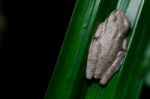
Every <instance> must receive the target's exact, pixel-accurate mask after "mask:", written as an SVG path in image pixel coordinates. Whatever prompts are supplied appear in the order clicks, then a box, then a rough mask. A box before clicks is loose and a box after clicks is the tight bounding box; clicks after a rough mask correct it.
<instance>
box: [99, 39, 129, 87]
mask: <svg viewBox="0 0 150 99" xmlns="http://www.w3.org/2000/svg"><path fill="white" fill-rule="evenodd" d="M126 48H127V38H125V39H124V41H123V44H122V50H121V51H119V52H118V54H117V56H116V58H115V60H114V61H113V64H112V65H111V67H110V68H109V69H108V70H107V72H106V73H105V74H104V75H103V77H102V78H101V79H100V84H102V85H105V84H106V83H107V82H108V80H109V79H110V78H111V77H112V76H113V74H114V73H115V72H116V71H117V70H118V69H119V67H120V65H121V64H122V61H123V58H124V55H125V53H126Z"/></svg>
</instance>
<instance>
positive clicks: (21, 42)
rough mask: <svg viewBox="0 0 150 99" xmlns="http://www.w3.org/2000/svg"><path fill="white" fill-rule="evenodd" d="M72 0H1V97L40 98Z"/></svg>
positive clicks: (48, 76)
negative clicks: (4, 23)
mask: <svg viewBox="0 0 150 99" xmlns="http://www.w3.org/2000/svg"><path fill="white" fill-rule="evenodd" d="M75 2H76V1H75V0H56V1H51V0H39V1H38V0H35V1H33V0H28V1H26V0H24V1H23V0H3V1H2V5H3V13H4V15H5V17H6V19H7V22H8V23H7V27H6V30H5V32H4V35H3V42H2V47H1V56H0V58H1V62H0V63H1V69H0V70H1V71H2V72H1V73H2V74H1V75H2V77H1V78H2V79H1V82H2V84H1V88H0V89H1V94H2V95H1V96H0V98H1V99H9V98H11V99H12V98H14V99H16V98H19V99H43V97H44V95H45V92H46V89H47V86H48V83H49V80H50V77H51V75H52V71H53V69H54V66H55V63H56V60H57V57H58V55H59V51H60V48H61V45H62V42H63V39H64V36H65V33H66V30H67V27H68V24H69V20H70V17H71V14H72V11H73V8H74V5H75ZM2 97H3V98H2Z"/></svg>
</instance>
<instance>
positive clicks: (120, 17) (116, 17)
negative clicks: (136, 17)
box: [107, 9, 129, 30]
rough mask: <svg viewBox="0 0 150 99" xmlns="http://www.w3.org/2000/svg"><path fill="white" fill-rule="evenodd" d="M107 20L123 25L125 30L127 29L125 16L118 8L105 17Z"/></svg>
mask: <svg viewBox="0 0 150 99" xmlns="http://www.w3.org/2000/svg"><path fill="white" fill-rule="evenodd" d="M107 22H111V23H117V24H118V25H120V26H123V27H124V29H125V30H128V28H129V23H128V21H127V19H126V17H125V14H124V13H123V11H121V10H120V9H116V10H114V11H113V12H112V13H111V14H110V16H109V17H108V19H107Z"/></svg>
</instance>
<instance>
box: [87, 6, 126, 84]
mask: <svg viewBox="0 0 150 99" xmlns="http://www.w3.org/2000/svg"><path fill="white" fill-rule="evenodd" d="M128 28H129V23H128V21H127V19H126V17H125V15H124V13H123V12H122V11H121V10H119V9H116V10H115V11H113V12H112V13H111V14H110V15H109V17H108V18H107V19H106V20H105V21H104V22H103V23H101V24H100V25H99V27H98V29H97V31H96V33H95V35H94V36H93V38H92V42H91V45H90V48H89V55H88V60H87V69H86V78H87V79H92V77H94V78H95V79H100V84H102V85H104V84H106V83H107V82H108V80H109V79H110V78H111V77H112V76H113V75H114V73H115V72H116V71H117V70H118V69H119V67H120V65H121V63H122V60H123V58H124V55H125V52H126V47H127V40H126V39H127V36H126V34H127V31H128Z"/></svg>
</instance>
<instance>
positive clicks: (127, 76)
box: [45, 0, 150, 99]
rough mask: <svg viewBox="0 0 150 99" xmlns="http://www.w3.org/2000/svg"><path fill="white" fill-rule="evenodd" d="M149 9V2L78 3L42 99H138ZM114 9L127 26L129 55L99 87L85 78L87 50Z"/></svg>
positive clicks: (84, 0)
mask: <svg viewBox="0 0 150 99" xmlns="http://www.w3.org/2000/svg"><path fill="white" fill-rule="evenodd" d="M149 6H150V1H149V0H78V1H77V2H76V6H75V9H74V12H73V15H72V18H71V21H70V25H69V27H68V30H67V33H66V36H65V40H64V43H63V45H62V48H61V52H60V55H59V58H58V60H57V64H56V67H55V70H54V73H53V76H52V79H51V81H50V83H49V86H48V89H47V93H46V95H45V99H138V98H139V97H140V92H141V88H142V84H143V80H142V73H143V71H144V68H145V64H144V62H145V52H146V51H147V50H148V45H149V41H150V33H149V26H150V18H149V17H150V14H149V13H148V9H149ZM116 8H119V9H121V10H123V11H124V12H125V15H126V17H127V19H128V20H129V23H130V30H129V44H128V53H127V56H126V58H125V61H124V63H123V64H122V66H121V68H120V69H119V71H118V72H117V73H116V74H115V76H114V77H113V78H112V79H111V80H110V81H109V83H108V84H107V85H106V86H100V84H99V81H93V80H92V81H88V80H86V78H85V69H86V61H87V55H88V48H89V45H90V42H91V37H92V35H93V33H95V31H96V28H97V26H98V24H99V23H100V22H102V21H104V19H105V18H106V17H107V16H108V15H109V13H110V12H112V11H113V10H114V9H116ZM146 59H149V57H148V58H146Z"/></svg>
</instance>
